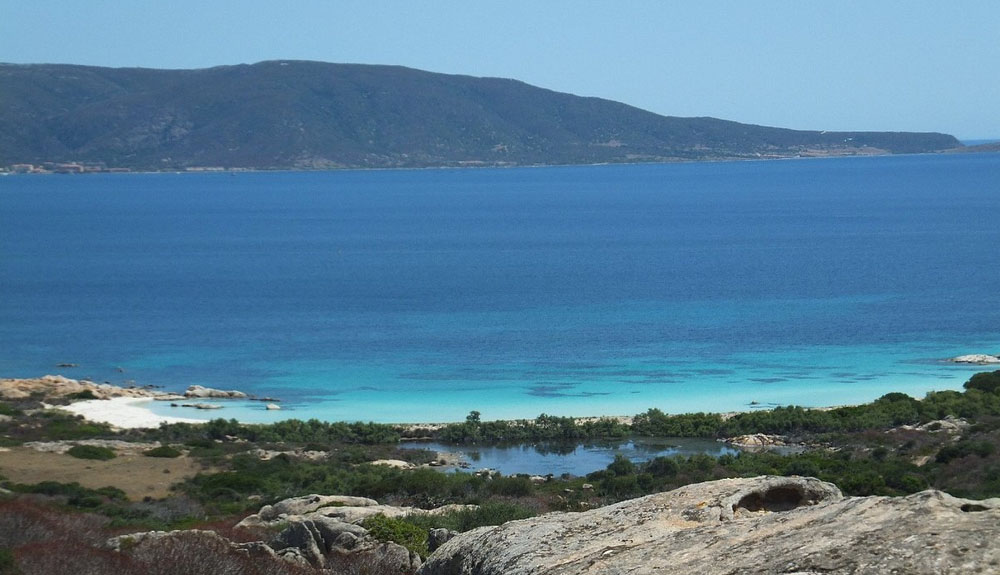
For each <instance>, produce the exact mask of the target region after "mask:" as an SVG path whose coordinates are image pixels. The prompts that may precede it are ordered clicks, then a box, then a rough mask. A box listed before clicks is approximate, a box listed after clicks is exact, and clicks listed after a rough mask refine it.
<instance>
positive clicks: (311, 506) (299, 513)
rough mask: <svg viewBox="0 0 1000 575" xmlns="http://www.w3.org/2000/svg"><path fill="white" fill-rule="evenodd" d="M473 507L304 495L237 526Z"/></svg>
mask: <svg viewBox="0 0 1000 575" xmlns="http://www.w3.org/2000/svg"><path fill="white" fill-rule="evenodd" d="M470 508H475V506H474V505H444V506H442V507H438V508H436V509H430V510H428V509H419V508H416V507H396V506H393V505H381V504H380V503H379V502H378V501H375V500H374V499H368V498H367V497H350V496H347V495H316V494H313V495H303V496H301V497H292V498H289V499H285V500H283V501H279V502H278V503H275V504H274V505H265V506H263V507H261V508H260V511H258V512H257V513H255V514H254V515H250V516H248V517H246V518H245V519H243V520H242V521H240V522H239V523H238V524H237V527H248V528H249V527H270V526H274V525H278V524H281V523H286V522H290V521H303V520H316V519H332V520H335V521H340V522H342V523H359V522H361V521H363V520H365V519H366V518H368V517H371V516H373V515H385V516H386V517H403V516H405V515H440V514H444V513H450V512H452V511H460V510H463V509H470Z"/></svg>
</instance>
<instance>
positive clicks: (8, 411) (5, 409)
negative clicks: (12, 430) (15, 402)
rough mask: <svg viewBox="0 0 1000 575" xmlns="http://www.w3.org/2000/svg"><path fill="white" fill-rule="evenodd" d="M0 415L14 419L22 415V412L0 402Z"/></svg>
mask: <svg viewBox="0 0 1000 575" xmlns="http://www.w3.org/2000/svg"><path fill="white" fill-rule="evenodd" d="M0 415H9V416H11V417H15V416H18V415H24V412H23V411H21V410H20V409H17V408H16V407H13V406H11V405H8V404H6V403H4V402H2V401H0Z"/></svg>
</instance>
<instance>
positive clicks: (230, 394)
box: [184, 385, 249, 399]
mask: <svg viewBox="0 0 1000 575" xmlns="http://www.w3.org/2000/svg"><path fill="white" fill-rule="evenodd" d="M184 397H189V398H190V397H197V398H200V399H208V398H212V399H247V398H248V397H249V396H248V395H247V394H245V393H243V392H242V391H236V390H235V389H233V390H228V391H226V390H222V389H212V388H211V387H203V386H200V385H192V386H189V387H188V388H187V390H185V391H184Z"/></svg>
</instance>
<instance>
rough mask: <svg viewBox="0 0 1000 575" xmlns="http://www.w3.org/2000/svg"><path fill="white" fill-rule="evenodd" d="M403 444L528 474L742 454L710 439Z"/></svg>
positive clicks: (572, 472) (579, 473) (473, 463)
mask: <svg viewBox="0 0 1000 575" xmlns="http://www.w3.org/2000/svg"><path fill="white" fill-rule="evenodd" d="M400 447H404V448H410V449H430V450H432V451H442V452H447V453H453V454H456V455H458V456H459V457H461V459H462V460H463V461H465V462H466V463H468V465H469V468H470V469H472V470H478V469H496V470H497V471H499V472H501V473H503V474H504V475H513V474H516V473H526V474H529V475H548V474H552V475H557V476H558V475H562V474H564V473H568V474H570V475H576V476H582V475H586V474H588V473H590V472H592V471H597V470H600V469H604V468H605V467H607V466H608V464H609V463H611V462H612V461H614V459H615V456H618V455H623V456H625V457H627V458H629V459H630V460H632V461H634V462H636V463H639V462H644V461H649V460H650V459H653V458H654V457H660V456H689V455H697V454H701V453H704V454H708V455H711V456H712V457H719V456H722V455H727V454H728V455H736V454H737V453H739V450H738V449H735V448H733V447H731V446H729V445H726V444H723V443H720V442H717V441H713V440H711V439H690V438H656V439H632V440H627V441H624V442H592V443H536V444H527V445H525V444H517V445H504V446H461V445H446V444H442V443H433V442H422V441H412V442H406V443H403V444H401V445H400Z"/></svg>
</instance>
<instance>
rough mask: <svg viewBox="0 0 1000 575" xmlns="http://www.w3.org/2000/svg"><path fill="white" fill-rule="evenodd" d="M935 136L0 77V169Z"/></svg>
mask: <svg viewBox="0 0 1000 575" xmlns="http://www.w3.org/2000/svg"><path fill="white" fill-rule="evenodd" d="M960 147H961V144H960V143H959V142H958V141H957V140H956V139H955V138H954V137H952V136H949V135H945V134H937V133H896V132H893V133H888V132H817V131H798V130H788V129H781V128H770V127H761V126H753V125H747V124H739V123H736V122H730V121H725V120H719V119H714V118H678V117H666V116H659V115H656V114H653V113H650V112H646V111H643V110H640V109H637V108H633V107H630V106H627V105H625V104H621V103H617V102H612V101H608V100H602V99H598V98H583V97H578V96H573V95H570V94H563V93H557V92H553V91H550V90H545V89H542V88H537V87H534V86H530V85H528V84H524V83H522V82H518V81H515V80H505V79H497V78H473V77H468V76H453V75H445V74H436V73H430V72H423V71H419V70H413V69H409V68H403V67H395V66H369V65H354V64H327V63H320V62H302V61H272V62H261V63H258V64H253V65H238V66H221V67H216V68H209V69H199V70H152V69H137V68H99V67H87V66H73V65H48V64H37V65H35V64H32V65H14V64H0V166H8V167H9V166H12V165H14V164H35V165H38V164H42V163H45V162H62V163H67V162H79V163H84V164H90V165H92V166H100V167H104V168H116V167H119V168H129V169H143V170H167V169H169V170H175V169H185V168H193V167H224V168H253V169H289V168H291V169H312V168H338V167H422V166H449V165H537V164H582V163H599V162H652V161H677V160H712V159H733V158H756V157H794V156H801V155H849V154H874V153H921V152H933V151H940V150H945V149H953V148H960Z"/></svg>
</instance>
